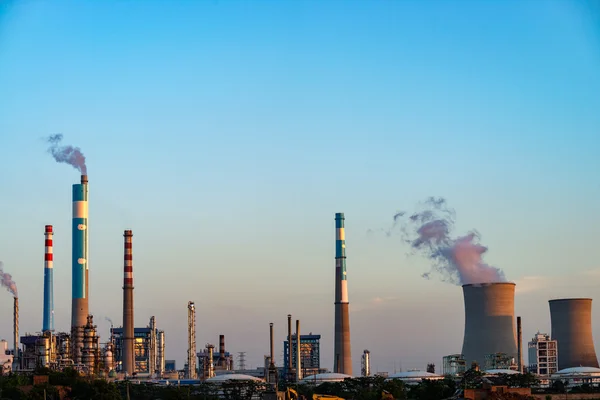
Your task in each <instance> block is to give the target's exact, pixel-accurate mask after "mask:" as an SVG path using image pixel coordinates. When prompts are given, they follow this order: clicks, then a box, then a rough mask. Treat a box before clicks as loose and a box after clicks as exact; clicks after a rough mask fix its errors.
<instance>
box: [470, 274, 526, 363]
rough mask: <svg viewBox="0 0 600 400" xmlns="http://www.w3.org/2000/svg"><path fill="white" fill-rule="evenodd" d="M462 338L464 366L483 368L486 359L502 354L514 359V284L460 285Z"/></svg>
mask: <svg viewBox="0 0 600 400" xmlns="http://www.w3.org/2000/svg"><path fill="white" fill-rule="evenodd" d="M463 294H464V299H465V337H464V341H463V347H462V354H463V356H464V359H465V361H466V363H467V365H470V364H471V363H472V362H473V361H476V362H477V363H478V364H479V366H480V367H482V368H483V367H484V366H485V356H486V355H491V354H495V353H504V354H506V355H508V356H509V357H511V358H515V359H516V358H517V336H516V331H515V315H514V314H515V284H514V283H476V284H469V285H463Z"/></svg>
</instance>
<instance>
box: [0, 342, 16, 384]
mask: <svg viewBox="0 0 600 400" xmlns="http://www.w3.org/2000/svg"><path fill="white" fill-rule="evenodd" d="M12 363H13V355H12V353H11V351H10V350H9V349H8V342H7V341H6V340H0V375H6V374H7V373H9V372H10V371H12Z"/></svg>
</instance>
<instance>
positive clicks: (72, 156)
mask: <svg viewBox="0 0 600 400" xmlns="http://www.w3.org/2000/svg"><path fill="white" fill-rule="evenodd" d="M62 138H63V135H62V134H60V133H58V134H56V135H51V136H49V137H48V143H50V147H49V148H48V152H49V153H50V154H52V157H54V159H55V160H56V162H59V163H65V164H69V165H71V166H72V167H74V168H76V169H78V170H79V172H81V174H82V175H87V167H86V165H85V156H84V155H83V153H82V152H81V150H80V149H79V147H73V146H60V142H61V141H62Z"/></svg>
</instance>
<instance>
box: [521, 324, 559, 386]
mask: <svg viewBox="0 0 600 400" xmlns="http://www.w3.org/2000/svg"><path fill="white" fill-rule="evenodd" d="M528 347H529V353H528V354H529V368H528V372H531V373H533V374H538V375H551V374H555V373H556V372H557V371H558V342H557V341H556V340H552V339H551V338H550V335H548V334H546V333H539V332H538V333H537V334H536V335H535V336H534V337H533V339H531V341H530V342H529V346H528Z"/></svg>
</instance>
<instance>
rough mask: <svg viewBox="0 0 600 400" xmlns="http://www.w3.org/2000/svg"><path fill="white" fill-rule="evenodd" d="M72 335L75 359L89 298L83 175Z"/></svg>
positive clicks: (78, 192) (77, 191) (76, 222)
mask: <svg viewBox="0 0 600 400" xmlns="http://www.w3.org/2000/svg"><path fill="white" fill-rule="evenodd" d="M72 252H73V253H72V256H73V257H72V284H73V287H72V292H73V302H72V308H71V332H72V335H71V336H72V343H73V349H74V355H75V359H76V360H77V359H78V358H79V356H80V354H79V353H80V349H81V348H82V347H83V335H82V333H80V331H82V330H83V327H84V326H85V325H86V323H87V316H88V314H89V303H88V301H89V297H88V293H89V290H88V284H89V281H88V179H87V175H81V184H76V185H73V246H72Z"/></svg>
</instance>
